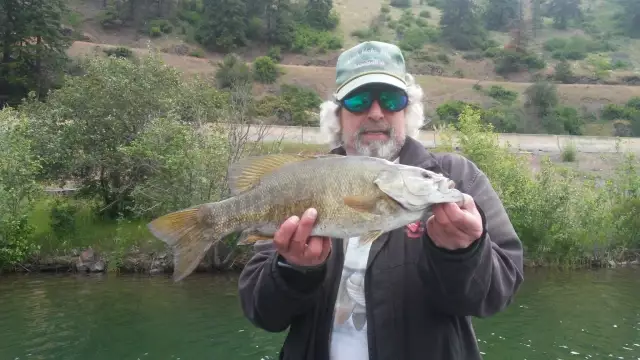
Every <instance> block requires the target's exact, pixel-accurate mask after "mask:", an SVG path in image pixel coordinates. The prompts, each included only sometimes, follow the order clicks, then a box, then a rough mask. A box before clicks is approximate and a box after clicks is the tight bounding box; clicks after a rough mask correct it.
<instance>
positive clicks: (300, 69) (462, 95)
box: [69, 41, 640, 115]
mask: <svg viewBox="0 0 640 360" xmlns="http://www.w3.org/2000/svg"><path fill="white" fill-rule="evenodd" d="M107 47H113V45H108V44H95V43H89V42H82V41H77V42H75V43H74V44H73V45H72V46H71V48H70V49H69V54H70V55H72V56H82V55H86V54H102V51H101V49H104V48H107ZM132 50H133V51H134V53H136V54H138V55H144V54H145V53H146V52H147V51H148V50H147V49H140V48H138V49H135V48H134V49H132ZM102 55H104V54H102ZM160 55H161V56H162V58H163V59H164V61H165V62H166V63H167V64H168V65H171V66H174V67H176V68H178V69H180V70H181V71H184V72H185V73H187V74H213V73H214V72H215V71H216V70H217V67H216V66H215V64H216V61H219V60H220V59H221V57H210V58H198V57H192V56H181V55H176V54H169V53H160ZM281 67H282V70H283V74H282V76H281V77H280V78H279V80H278V83H277V84H275V85H274V86H264V85H257V84H256V87H257V89H256V90H257V92H259V93H262V92H269V91H274V90H275V88H276V87H277V85H278V84H281V83H289V84H296V85H300V86H305V87H309V88H312V89H314V90H315V91H316V92H317V93H318V94H319V95H320V96H321V97H323V98H326V97H327V96H329V95H330V94H331V91H332V89H333V87H334V83H333V82H334V79H335V68H333V67H320V66H299V65H281ZM416 79H417V81H418V82H419V83H420V85H422V87H423V89H424V91H425V97H426V99H425V104H426V105H427V113H428V114H430V115H432V114H433V111H434V110H435V108H436V107H438V105H440V104H442V103H444V102H446V101H448V100H452V99H455V100H463V101H471V102H477V103H480V104H484V103H490V102H491V101H492V99H491V98H490V97H488V96H486V95H485V94H484V93H482V92H480V91H478V90H475V89H474V88H473V86H474V85H475V84H480V85H482V86H483V87H489V86H491V85H501V86H503V87H505V88H507V89H510V90H513V91H517V92H518V93H520V94H522V93H524V90H525V89H526V88H527V87H528V86H529V85H531V84H530V83H525V82H505V81H502V82H501V81H481V80H475V79H466V78H463V79H459V78H452V77H440V76H430V75H417V76H416ZM558 93H559V96H560V99H561V101H562V102H563V103H565V104H567V105H571V106H574V107H578V108H583V109H586V110H587V111H593V112H596V111H598V110H599V109H600V108H601V107H602V106H603V105H605V104H608V103H616V104H622V103H624V102H626V101H627V100H628V99H629V98H631V97H634V96H640V87H637V86H621V85H583V84H566V85H565V84H560V85H558ZM519 98H520V101H524V100H523V99H524V97H523V96H520V97H519Z"/></svg>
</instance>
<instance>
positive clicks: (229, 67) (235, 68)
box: [216, 54, 251, 89]
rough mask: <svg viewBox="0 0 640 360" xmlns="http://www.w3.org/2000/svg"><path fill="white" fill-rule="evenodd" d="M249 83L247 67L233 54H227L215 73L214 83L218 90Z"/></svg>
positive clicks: (249, 75)
mask: <svg viewBox="0 0 640 360" xmlns="http://www.w3.org/2000/svg"><path fill="white" fill-rule="evenodd" d="M250 81H251V70H249V66H248V65H247V64H246V63H245V62H244V61H242V59H240V58H239V57H238V56H236V55H234V54H227V55H226V56H225V57H224V59H223V60H222V63H221V64H219V65H218V71H216V82H217V85H218V87H219V88H221V89H228V88H233V87H235V86H236V85H238V84H245V83H248V82H250Z"/></svg>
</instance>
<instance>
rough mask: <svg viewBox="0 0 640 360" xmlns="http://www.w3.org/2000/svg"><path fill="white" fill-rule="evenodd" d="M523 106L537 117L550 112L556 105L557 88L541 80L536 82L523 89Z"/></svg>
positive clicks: (542, 116)
mask: <svg viewBox="0 0 640 360" xmlns="http://www.w3.org/2000/svg"><path fill="white" fill-rule="evenodd" d="M524 93H525V96H526V101H525V104H524V105H525V108H526V109H531V110H533V112H534V113H535V114H536V116H538V117H539V118H544V117H545V116H548V115H549V114H551V112H552V110H553V108H555V107H556V105H558V101H559V100H558V88H557V86H556V85H555V84H552V83H549V82H546V81H541V82H536V83H534V84H532V85H531V86H529V87H528V88H527V89H526V90H525V92H524Z"/></svg>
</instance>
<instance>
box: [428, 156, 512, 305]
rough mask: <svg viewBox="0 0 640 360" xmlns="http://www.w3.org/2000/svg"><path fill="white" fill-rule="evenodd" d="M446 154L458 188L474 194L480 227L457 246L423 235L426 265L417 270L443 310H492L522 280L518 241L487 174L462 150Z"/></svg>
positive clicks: (507, 301)
mask: <svg viewBox="0 0 640 360" xmlns="http://www.w3.org/2000/svg"><path fill="white" fill-rule="evenodd" d="M447 160H448V161H447V162H449V163H448V164H447V163H444V164H443V169H445V171H447V172H449V173H450V175H449V176H450V178H451V179H453V180H454V181H456V182H457V183H458V188H459V189H460V190H461V191H463V192H465V193H467V194H469V195H471V196H472V197H473V199H474V202H475V203H476V207H477V208H478V211H479V212H480V214H481V217H482V223H483V233H482V235H481V237H480V238H479V239H478V240H477V241H476V242H475V243H474V244H472V245H471V246H470V247H469V248H467V249H462V250H457V251H448V250H446V249H442V248H439V247H436V246H435V244H434V243H433V242H432V240H431V239H430V238H429V236H428V235H426V236H425V237H424V243H425V244H424V245H425V257H426V260H427V261H426V265H425V266H426V268H425V269H422V270H423V271H421V272H420V276H421V277H422V279H423V281H424V282H425V283H426V285H427V286H428V287H429V290H430V291H431V292H433V293H434V296H433V297H432V298H431V299H432V301H433V302H434V305H435V306H436V307H437V308H439V309H440V310H441V311H444V312H446V313H448V314H450V315H453V316H476V317H487V316H491V315H493V314H495V313H497V312H500V311H502V310H503V309H505V308H506V307H507V306H508V305H509V304H510V303H511V302H512V300H513V298H514V296H515V294H516V292H517V290H518V288H519V287H520V285H521V283H522V281H523V248H522V243H521V241H520V239H519V238H518V235H517V234H516V232H515V229H514V228H513V225H512V224H511V221H510V220H509V217H508V215H507V212H506V210H505V209H504V206H503V205H502V202H501V201H500V199H499V198H498V195H497V193H496V192H495V191H494V189H493V187H492V186H491V184H490V182H489V179H488V178H487V176H486V175H485V174H484V173H483V172H482V171H481V170H480V169H478V167H477V166H476V165H475V164H474V163H473V162H471V161H469V160H467V159H466V158H464V157H462V156H459V155H452V156H451V157H450V158H449V159H447ZM443 162H444V161H443ZM447 165H448V166H447Z"/></svg>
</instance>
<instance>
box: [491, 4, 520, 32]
mask: <svg viewBox="0 0 640 360" xmlns="http://www.w3.org/2000/svg"><path fill="white" fill-rule="evenodd" d="M519 17H520V0H489V1H488V3H487V7H486V9H485V12H484V21H485V24H486V27H487V29H488V30H496V31H505V30H507V29H508V28H509V27H510V26H511V25H512V23H513V22H514V21H516V20H517V19H518V18H519Z"/></svg>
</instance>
